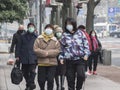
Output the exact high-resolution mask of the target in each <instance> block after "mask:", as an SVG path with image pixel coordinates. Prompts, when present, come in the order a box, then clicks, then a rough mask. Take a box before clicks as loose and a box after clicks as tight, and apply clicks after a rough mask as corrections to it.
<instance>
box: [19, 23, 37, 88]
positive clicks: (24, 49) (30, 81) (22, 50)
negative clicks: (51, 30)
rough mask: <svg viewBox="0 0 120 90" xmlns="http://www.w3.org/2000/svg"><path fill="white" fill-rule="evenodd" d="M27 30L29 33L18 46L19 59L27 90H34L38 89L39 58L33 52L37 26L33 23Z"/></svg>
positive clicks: (22, 37)
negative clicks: (36, 77)
mask: <svg viewBox="0 0 120 90" xmlns="http://www.w3.org/2000/svg"><path fill="white" fill-rule="evenodd" d="M27 28H28V31H27V32H26V33H25V34H24V35H22V36H21V39H20V42H19V44H18V49H17V50H18V51H17V53H18V54H17V58H18V59H19V60H20V62H21V63H22V71H23V76H24V78H25V81H26V89H25V90H33V89H35V88H36V85H35V83H34V80H35V76H36V72H35V71H36V70H35V69H36V65H37V57H36V55H35V53H34V51H33V45H34V41H35V40H36V38H37V35H36V34H35V32H34V31H35V25H34V24H33V23H29V24H28V26H27Z"/></svg>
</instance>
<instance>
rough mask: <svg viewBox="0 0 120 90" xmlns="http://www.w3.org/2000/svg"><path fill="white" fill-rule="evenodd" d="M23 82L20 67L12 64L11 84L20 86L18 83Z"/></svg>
mask: <svg viewBox="0 0 120 90" xmlns="http://www.w3.org/2000/svg"><path fill="white" fill-rule="evenodd" d="M22 80H23V73H22V70H21V69H20V67H18V66H17V63H15V64H14V67H13V69H12V71H11V82H12V83H13V84H16V85H18V84H20V82H21V81H22Z"/></svg>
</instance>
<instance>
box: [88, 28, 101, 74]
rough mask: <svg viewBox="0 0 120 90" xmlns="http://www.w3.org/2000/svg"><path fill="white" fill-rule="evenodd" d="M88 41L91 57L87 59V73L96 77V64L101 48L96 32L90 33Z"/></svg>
mask: <svg viewBox="0 0 120 90" xmlns="http://www.w3.org/2000/svg"><path fill="white" fill-rule="evenodd" d="M90 40H91V46H92V49H91V55H90V57H89V62H88V66H89V71H88V73H89V74H93V75H97V72H96V70H97V63H98V54H99V51H100V50H101V48H102V45H101V43H100V41H99V40H98V38H97V35H96V32H95V31H94V30H92V31H91V32H90Z"/></svg>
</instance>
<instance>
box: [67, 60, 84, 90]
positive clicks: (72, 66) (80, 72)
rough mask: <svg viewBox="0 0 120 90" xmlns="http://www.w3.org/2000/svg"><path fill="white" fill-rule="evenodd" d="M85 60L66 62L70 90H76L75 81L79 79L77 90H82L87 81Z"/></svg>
mask: <svg viewBox="0 0 120 90" xmlns="http://www.w3.org/2000/svg"><path fill="white" fill-rule="evenodd" d="M82 61H83V62H84V60H83V59H82V60H75V61H74V60H68V61H66V77H67V81H68V90H75V79H76V78H77V83H76V90H80V89H82V85H83V82H84V81H85V64H84V63H83V62H82Z"/></svg>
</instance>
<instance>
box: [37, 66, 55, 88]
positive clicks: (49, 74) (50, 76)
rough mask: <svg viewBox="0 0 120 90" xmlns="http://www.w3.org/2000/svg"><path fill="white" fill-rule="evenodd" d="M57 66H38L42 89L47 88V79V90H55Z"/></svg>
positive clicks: (39, 81)
mask: <svg viewBox="0 0 120 90" xmlns="http://www.w3.org/2000/svg"><path fill="white" fill-rule="evenodd" d="M55 72H56V66H39V67H38V83H39V86H40V90H45V82H46V81H47V90H53V85H54V77H55Z"/></svg>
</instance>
